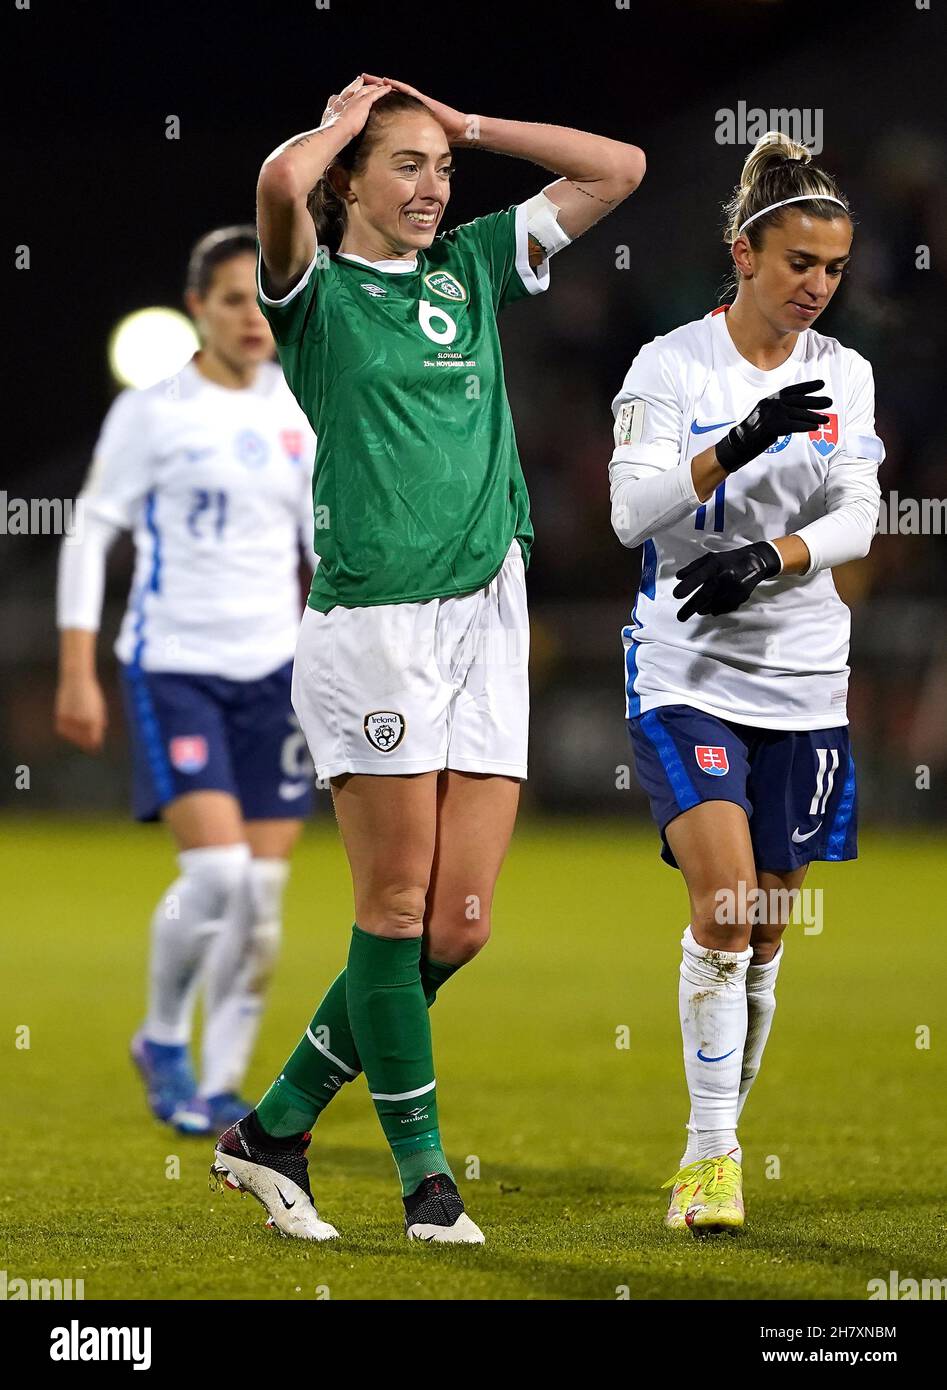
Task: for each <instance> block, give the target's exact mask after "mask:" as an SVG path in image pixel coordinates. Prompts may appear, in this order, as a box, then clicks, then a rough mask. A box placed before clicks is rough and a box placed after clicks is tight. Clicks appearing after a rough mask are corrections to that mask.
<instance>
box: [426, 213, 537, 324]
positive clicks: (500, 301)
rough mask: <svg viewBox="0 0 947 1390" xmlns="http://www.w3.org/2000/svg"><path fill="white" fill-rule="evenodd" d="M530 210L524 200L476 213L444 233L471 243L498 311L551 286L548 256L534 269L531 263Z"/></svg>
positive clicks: (460, 244) (459, 241)
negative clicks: (476, 214)
mask: <svg viewBox="0 0 947 1390" xmlns="http://www.w3.org/2000/svg"><path fill="white" fill-rule="evenodd" d="M528 220H529V213H528V211H527V206H526V204H525V203H519V204H517V205H516V206H514V207H511V208H507V210H506V211H505V212H491V213H488V214H487V215H486V216H485V217H475V218H474V219H473V221H472V222H464V223H463V224H462V225H461V226H459V227H455V228H454V229H453V231H450V232H447V233H445V235H446V236H448V237H450V238H452V240H453V241H454V243H455V245H456V246H458V247H461V248H467V247H469V248H470V250H471V252H472V253H473V254H474V255H476V256H477V258H478V260H480V261H481V262H482V263H483V264H484V265H485V266H486V268H487V273H488V275H489V277H490V284H491V286H492V289H493V307H494V310H495V311H496V312H499V311H500V309H503V308H505V307H506V305H507V304H514V303H515V302H516V300H518V299H526V298H528V297H529V296H530V295H534V294H541V293H542V292H543V291H544V290H545V289H547V288H548V286H549V259H548V257H547V258H546V259H545V260H543V261H540V263H539V265H538V266H536V268H535V269H533V267H532V266H531V265H530V263H529V228H528V226H527V223H528Z"/></svg>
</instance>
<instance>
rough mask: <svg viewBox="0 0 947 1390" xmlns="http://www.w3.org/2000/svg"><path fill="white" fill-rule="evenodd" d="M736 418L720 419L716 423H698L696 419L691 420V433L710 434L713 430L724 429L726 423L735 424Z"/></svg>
mask: <svg viewBox="0 0 947 1390" xmlns="http://www.w3.org/2000/svg"><path fill="white" fill-rule="evenodd" d="M735 424H736V420H719V421H718V422H717V424H715V425H698V423H697V421H696V420H692V421H691V434H709V433H710V431H711V430H722V429H723V427H724V425H735Z"/></svg>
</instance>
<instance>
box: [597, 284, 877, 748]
mask: <svg viewBox="0 0 947 1390" xmlns="http://www.w3.org/2000/svg"><path fill="white" fill-rule="evenodd" d="M818 379H821V380H822V381H824V382H825V387H824V389H822V390H819V391H818V392H817V394H818V395H825V396H830V397H831V399H832V405H831V406H829V407H827V408H826V409H825V410H824V411H821V412H819V413H821V414H823V415H827V416H828V417H829V421H830V423H829V424H828V425H825V426H822V427H820V428H819V429H816V430H813V431H812V432H811V433H810V434H789V435H786V436H784V437H783V438H782V439H779V440H777V441H776V443H775V444H773V445H772V447H771V448H769V449H767V451H766V452H765V453H764V454H761V455H760V456H759V457H757V458H755V459H752V460H751V461H750V462H749V463H747V464H746V465H744V467H742V468H740V469H738V470H737V471H736V472H734V473H733V474H731V475H730V476H729V477H728V478H727V479H726V481H725V482H723V483H721V484H720V486H719V487H718V488H717V490H716V492H715V493H714V494H713V496H711V497H710V498H709V499H708V500H707V501H706V502H705V503H704V504H703V505H696V496H695V495H694V509H691V510H689V511H688V514H687V515H684V516H683V517H681V519H679V520H676V521H672V522H671V524H668V525H666V526H664V527H663V528H656V529H655V531H654V534H653V535H652V536H651V538H650V539H648V540H646V541H645V543H644V553H643V558H642V575H641V585H640V589H639V593H638V598H637V600H636V603H635V607H634V611H633V613H632V617H631V622H630V624H629V625H628V626H627V627H626V628H625V629H624V631H623V634H622V637H623V642H624V646H625V670H626V693H627V715H628V717H635V716H637V715H639V714H642V713H645V712H646V711H648V710H650V709H654V708H656V707H658V706H661V705H669V704H687V705H692V706H695V707H696V708H697V709H700V710H704V711H706V712H707V713H709V714H713V715H716V716H717V717H719V718H722V719H729V720H733V721H735V722H737V723H742V724H748V725H753V726H757V727H760V728H767V729H825V728H833V727H835V726H837V725H843V724H846V723H847V722H848V720H847V715H846V699H847V691H848V674H849V670H848V665H847V661H848V644H849V632H850V614H849V611H848V609H847V608H846V606H845V604H844V603H843V602H842V600H841V599H840V598H839V596H838V594H837V592H836V589H835V584H834V583H833V580H832V572H831V569H829V568H826V567H822V568H819V567H817V560H816V554H817V553H818V552H817V551H816V548H815V536H813V541H812V553H813V562H812V566H813V567H812V568H810V570H809V572H808V573H806V574H803V575H787V576H779V577H778V578H776V579H773V580H770V581H765V582H764V583H762V584H760V585H759V586H758V587H757V588H756V589H755V590H754V592H753V594H752V595H751V596H750V598H749V599H748V600H747V602H746V603H744V604H743V605H742V606H741V607H740V608H738V609H737V610H736V611H735V612H733V613H728V614H725V615H723V616H721V617H701V616H699V615H697V616H694V617H692V618H690V619H689V620H688V621H687V622H684V623H682V622H679V621H678V617H677V613H678V610H679V609H680V607H681V606H682V604H683V603H684V600H683V599H675V598H674V597H673V596H672V590H673V589H674V586H675V584H676V583H677V579H676V572H677V571H678V570H679V569H681V568H682V567H683V566H684V565H686V564H688V563H689V562H690V561H691V560H694V559H696V558H697V557H698V556H699V555H700V554H701V552H702V551H705V550H706V551H724V550H731V549H734V548H736V547H737V546H742V545H748V544H750V543H752V542H755V541H759V540H775V539H777V538H778V537H780V536H785V535H789V534H791V533H794V532H798V531H802V530H803V528H805V527H806V526H807V525H809V524H810V523H812V522H814V521H816V519H817V518H820V517H825V516H826V515H827V513H829V512H830V511H832V509H833V508H834V507H836V506H838V505H840V503H839V501H838V498H839V496H840V495H841V494H843V493H844V492H845V489H846V487H848V486H849V484H850V480H851V479H852V478H858V479H860V480H861V483H860V486H861V488H862V492H863V494H866V493H867V496H868V499H869V500H868V505H867V510H868V512H869V513H870V512H871V510H872V500H873V499H874V508H875V516H877V500H876V499H877V496H878V495H879V494H878V485H877V477H876V474H877V466H878V464H879V463H880V462H881V460H882V458H883V457H884V450H883V447H882V445H881V441H880V440H879V439H878V438H877V436H876V435H875V426H874V383H873V379H872V373H871V367H870V366H869V364H868V363H867V362H866V361H865V359H864V358H862V357H860V356H859V354H858V353H857V352H853V351H852V350H851V349H849V348H845V347H842V346H841V345H840V344H839V343H838V342H836V340H835V339H834V338H827V337H823V336H822V335H821V334H819V333H816V332H814V331H813V330H812V329H808V330H806V331H803V332H801V333H799V335H798V338H797V341H796V345H795V348H794V350H793V352H792V354H791V356H790V357H789V358H788V359H787V360H786V362H784V363H783V364H782V366H780V367H777V368H774V369H773V370H771V371H761V370H760V369H758V368H757V367H754V366H753V365H752V363H750V362H748V361H747V360H746V358H744V357H743V356H742V355H741V354H740V353H739V352H738V351H737V349H736V347H735V345H734V343H733V340H732V338H731V337H730V332H729V330H728V328H727V323H726V313H725V311H724V310H722V309H717V310H714V311H713V313H711V314H708V315H706V316H705V317H704V318H702V319H698V320H696V321H695V322H693V323H688V324H685V325H684V326H683V327H681V328H678V329H675V330H674V332H672V333H669V334H667V335H666V336H665V337H661V338H657V339H655V341H654V342H652V343H649V344H647V345H646V346H645V347H644V348H642V350H641V351H640V352H639V354H638V356H637V357H636V358H635V360H634V362H633V363H632V366H631V369H630V370H629V372H628V375H627V377H626V378H625V382H624V385H623V387H622V390H621V392H620V393H619V395H618V396H617V397H616V399H615V401H614V403H613V411H614V414H615V419H616V425H615V444H616V447H615V452H614V454H613V455H612V461H611V465H610V473H611V477H612V487H613V496H614V491H615V485H616V481H617V480H621V479H623V478H633V479H635V480H636V482H633V483H632V484H631V487H630V495H631V496H632V497H633V496H634V486H636V485H637V480H643V479H645V478H649V477H654V476H655V475H656V474H658V473H662V472H664V471H666V470H669V469H678V468H679V467H684V466H687V477H688V479H689V474H690V470H689V462H690V460H691V459H692V458H693V457H694V455H695V454H699V453H702V452H703V451H704V450H705V449H707V448H708V447H709V446H710V445H712V444H716V443H717V441H718V440H720V439H721V438H722V437H723V436H724V435H725V434H726V433H727V432H728V431H729V429H730V428H731V427H732V426H733V425H734V424H737V423H739V422H740V421H741V420H744V419H745V418H746V417H747V415H749V413H750V411H751V410H752V409H753V407H754V406H755V405H756V403H757V402H758V401H759V400H761V399H762V398H763V397H764V396H769V395H772V394H773V393H774V392H776V391H779V390H781V389H782V388H783V387H784V386H789V385H791V384H792V383H793V382H802V381H812V380H818ZM846 469H848V472H847V473H846ZM866 478H867V482H866V481H865V480H866ZM686 486H687V487H688V488H689V489H690V492H691V494H692V495H693V485H692V483H690V482H688V483H687V484H686ZM623 495H629V494H627V493H626V494H623ZM684 505H685V506H687V505H688V504H687V502H686V499H685V504H684ZM678 515H679V516H680V508H678ZM823 525H824V524H823ZM873 527H874V521H870V525H869V530H868V535H869V537H870V533H871V530H872V529H873ZM819 534H820V535H824V534H825V532H824V530H823V531H820V532H819ZM804 538H805V537H804ZM862 553H863V552H862ZM820 560H822V563H823V564H825V563H836V562H837V561H825V560H824V557H821V556H820Z"/></svg>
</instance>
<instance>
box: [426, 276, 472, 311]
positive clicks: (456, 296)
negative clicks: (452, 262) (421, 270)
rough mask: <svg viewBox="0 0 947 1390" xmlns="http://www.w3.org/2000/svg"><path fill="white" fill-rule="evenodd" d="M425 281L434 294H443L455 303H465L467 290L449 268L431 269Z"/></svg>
mask: <svg viewBox="0 0 947 1390" xmlns="http://www.w3.org/2000/svg"><path fill="white" fill-rule="evenodd" d="M424 283H425V284H426V285H427V287H428V289H429V290H432V291H433V292H434V294H439V295H442V296H443V297H444V299H452V300H453V301H454V303H455V304H463V303H464V301H465V300H466V298H467V291H466V290H465V289H464V287H463V285H462V284H461V283H460V281H459V280H458V279H457V277H456V275H451V273H450V271H449V270H431V271H429V272H428V273H427V275H425V277H424Z"/></svg>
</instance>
